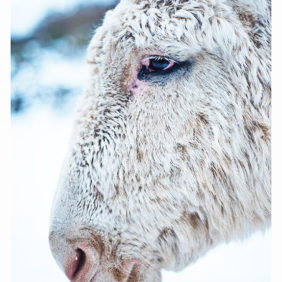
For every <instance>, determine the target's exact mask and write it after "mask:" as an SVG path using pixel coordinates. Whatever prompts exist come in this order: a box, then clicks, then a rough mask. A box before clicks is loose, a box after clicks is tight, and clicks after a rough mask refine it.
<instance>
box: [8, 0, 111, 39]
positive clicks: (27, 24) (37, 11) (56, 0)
mask: <svg viewBox="0 0 282 282" xmlns="http://www.w3.org/2000/svg"><path fill="white" fill-rule="evenodd" d="M93 2H97V3H105V4H106V3H111V2H113V0H36V1H34V0H11V32H12V34H13V35H23V34H25V33H26V32H28V31H30V30H31V29H32V28H34V27H35V26H36V24H37V23H38V22H39V21H40V20H41V19H42V18H43V17H44V16H45V14H46V12H47V11H48V10H55V11H63V10H66V9H69V8H71V7H73V6H75V5H77V4H79V3H93Z"/></svg>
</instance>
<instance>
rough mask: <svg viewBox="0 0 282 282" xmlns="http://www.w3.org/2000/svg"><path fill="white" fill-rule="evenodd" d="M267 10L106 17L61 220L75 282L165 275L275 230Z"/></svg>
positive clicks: (171, 4)
mask: <svg viewBox="0 0 282 282" xmlns="http://www.w3.org/2000/svg"><path fill="white" fill-rule="evenodd" d="M270 5H271V4H270V2H269V1H267V0H175V1H172V0H122V1H121V3H120V4H119V5H118V6H117V7H116V8H115V9H114V10H113V11H109V12H108V13H107V14H106V16H105V19H104V23H103V25H102V26H101V27H100V28H98V30H97V31H96V34H95V35H94V37H93V39H92V40H91V42H90V46H89V48H88V55H87V61H88V64H89V66H90V79H89V83H88V86H87V87H86V89H85V94H84V96H83V97H82V99H81V101H80V104H79V107H78V113H77V118H76V123H75V126H74V129H73V134H72V139H71V142H70V145H69V154H68V157H67V159H66V161H65V163H64V166H63V170H62V174H61V178H60V181H59V185H58V190H57V193H56V196H55V201H54V205H53V210H52V216H51V220H52V222H51V227H50V236H49V237H50V245H51V249H52V252H53V255H54V257H55V259H56V260H57V262H58V264H59V265H60V266H61V267H62V268H63V270H64V271H65V273H66V275H67V276H68V277H69V279H70V280H71V281H98V282H106V281H128V282H129V281H149V282H152V281H160V280H161V269H162V268H164V269H169V270H175V271H178V270H181V269H183V268H184V267H186V266H187V265H189V264H190V263H191V262H194V261H195V260H197V259H198V258H199V257H200V256H202V255H203V254H205V253H206V252H207V251H208V250H209V249H210V248H212V247H214V246H216V245H217V244H218V243H220V242H226V241H229V240H232V239H234V238H240V237H246V236H247V235H248V234H250V233H251V232H253V231H255V230H258V229H265V228H267V227H268V226H269V225H270V216H271V215H270V211H271V195H270V68H271V66H270V63H271V61H270V17H271V15H270Z"/></svg>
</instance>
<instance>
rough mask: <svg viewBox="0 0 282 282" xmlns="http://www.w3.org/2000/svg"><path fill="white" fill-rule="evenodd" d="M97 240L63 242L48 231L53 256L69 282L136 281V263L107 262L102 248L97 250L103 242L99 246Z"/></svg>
mask: <svg viewBox="0 0 282 282" xmlns="http://www.w3.org/2000/svg"><path fill="white" fill-rule="evenodd" d="M96 239H97V240H96V241H90V240H87V239H78V240H77V239H74V240H66V239H65V238H64V237H61V236H56V234H55V233H54V232H51V234H50V247H51V250H52V253H53V255H54V258H55V259H56V261H57V263H58V264H59V265H60V266H61V268H62V269H63V271H64V272H65V274H66V275H67V277H68V278H69V280H70V281H72V282H89V281H99V282H109V281H111V282H113V281H123V282H124V281H139V280H138V277H139V271H140V262H139V260H137V259H127V260H125V261H107V259H106V258H105V257H104V254H103V249H104V248H103V246H102V247H101V246H100V248H99V245H101V244H102V243H101V242H100V244H99V238H96ZM100 259H101V260H100ZM102 261H104V262H102ZM117 266H118V268H116V267H117Z"/></svg>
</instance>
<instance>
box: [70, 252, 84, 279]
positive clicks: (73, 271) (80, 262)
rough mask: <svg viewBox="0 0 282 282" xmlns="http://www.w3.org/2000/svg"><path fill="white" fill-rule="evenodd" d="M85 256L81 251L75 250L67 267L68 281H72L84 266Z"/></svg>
mask: <svg viewBox="0 0 282 282" xmlns="http://www.w3.org/2000/svg"><path fill="white" fill-rule="evenodd" d="M85 261H86V254H85V253H84V251H83V250H81V249H76V251H75V256H74V257H73V258H72V259H71V261H70V262H69V264H68V266H67V270H66V275H67V276H68V278H69V279H70V280H74V279H75V278H76V276H77V275H78V274H79V272H81V270H82V269H83V266H84V265H85Z"/></svg>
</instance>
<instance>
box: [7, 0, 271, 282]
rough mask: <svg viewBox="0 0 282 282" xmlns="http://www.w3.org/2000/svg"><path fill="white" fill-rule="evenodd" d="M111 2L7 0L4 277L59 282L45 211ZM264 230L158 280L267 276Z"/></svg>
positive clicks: (262, 281) (247, 281) (259, 279)
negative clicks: (8, 176) (7, 252)
mask: <svg viewBox="0 0 282 282" xmlns="http://www.w3.org/2000/svg"><path fill="white" fill-rule="evenodd" d="M116 4H117V1H115V0H107V1H106V0H104V1H103V0H92V1H91V0H88V1H86V0H37V1H33V0H12V1H11V141H12V144H11V151H12V172H13V177H12V190H11V198H12V207H11V217H12V218H11V228H12V230H11V236H12V238H11V239H12V240H11V242H12V245H11V249H12V263H11V268H12V273H11V278H12V281H17V282H19V281H28V282H38V281H40V282H47V281H48V282H50V281H52V282H60V281H62V282H64V281H65V282H66V281H68V280H67V279H66V277H65V276H64V274H63V273H62V272H61V271H60V270H59V268H58V267H57V265H56V263H55V261H54V260H53V258H52V256H51V253H50V251H49V246H48V228H49V213H50V209H51V203H52V198H53V194H54V192H55V189H56V185H57V180H58V177H59V172H60V167H61V164H62V161H63V158H64V155H65V154H66V145H67V143H68V138H69V135H70V130H71V124H72V121H73V116H74V112H75V104H76V100H77V97H79V95H81V94H82V92H83V87H84V84H85V81H86V78H87V67H86V63H85V55H86V48H87V45H88V43H89V41H90V39H91V37H92V35H93V34H94V32H95V29H96V28H97V27H98V26H99V25H100V24H101V22H102V19H103V16H104V14H105V12H106V11H107V10H108V9H112V8H113V7H114V6H115V5H116ZM270 258H271V254H270V232H267V233H266V234H261V233H257V234H254V235H253V236H252V237H251V238H249V239H248V240H246V241H244V242H233V243H231V244H228V245H221V246H219V247H217V248H215V249H214V250H212V251H211V252H209V253H208V254H207V255H206V256H205V257H204V258H202V259H200V260H199V261H198V262H197V263H196V264H195V265H192V266H190V267H188V268H187V269H185V270H184V271H183V272H181V273H178V274H175V273H171V272H167V271H165V272H163V281H165V282H177V281H182V282H184V281H189V282H190V281H191V282H192V281H193V282H204V281H205V282H207V281H209V282H210V281H216V282H221V281H222V282H226V281H228V282H235V281H236V282H237V281H240V282H266V281H271V275H270V271H271V261H270Z"/></svg>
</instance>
